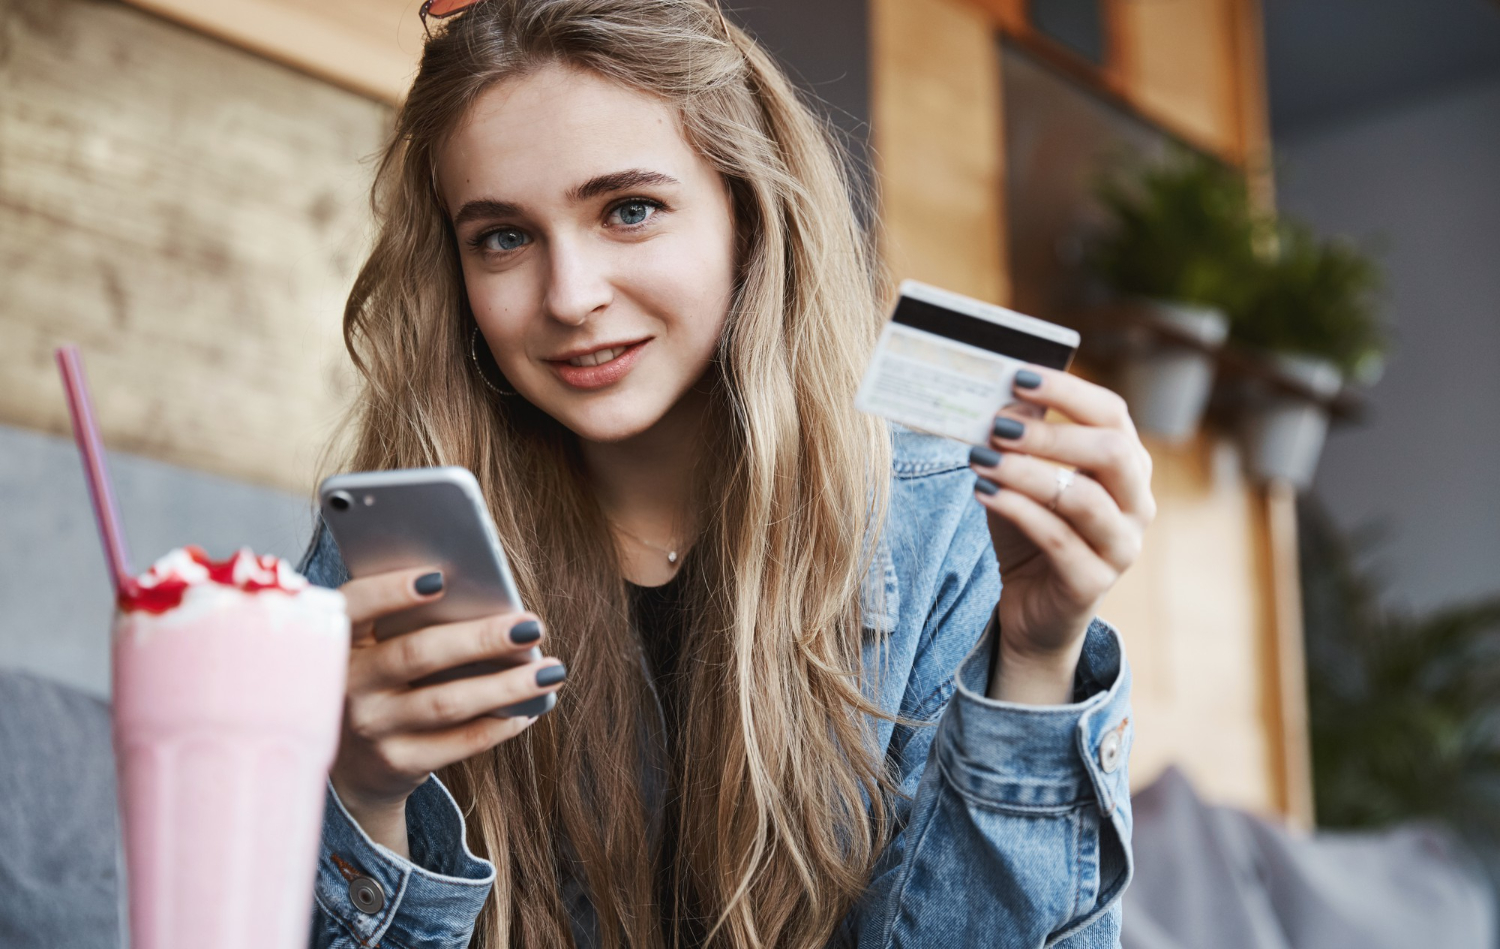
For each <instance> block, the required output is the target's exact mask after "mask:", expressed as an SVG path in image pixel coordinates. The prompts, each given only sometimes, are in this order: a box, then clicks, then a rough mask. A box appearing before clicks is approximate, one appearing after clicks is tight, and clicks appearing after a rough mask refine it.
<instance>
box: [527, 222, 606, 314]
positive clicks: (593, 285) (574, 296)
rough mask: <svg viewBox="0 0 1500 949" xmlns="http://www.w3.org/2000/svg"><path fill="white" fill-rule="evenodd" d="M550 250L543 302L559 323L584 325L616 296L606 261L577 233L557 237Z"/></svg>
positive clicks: (547, 310)
mask: <svg viewBox="0 0 1500 949" xmlns="http://www.w3.org/2000/svg"><path fill="white" fill-rule="evenodd" d="M551 251H552V253H551V255H550V259H549V264H550V266H551V273H550V274H549V275H548V279H547V296H546V299H545V300H544V301H543V304H542V305H543V306H544V307H545V309H546V312H547V315H548V316H550V317H552V319H554V320H557V321H558V322H559V323H566V324H568V325H569V326H582V325H583V323H584V321H586V320H587V319H588V318H589V316H590V315H591V314H594V313H597V312H599V311H600V310H603V309H604V308H605V307H607V306H608V305H609V303H610V301H611V300H612V299H613V298H614V290H613V287H612V286H611V284H610V281H609V273H608V268H607V266H606V261H605V260H604V259H603V255H602V254H598V253H592V254H591V253H590V248H589V246H588V241H587V240H586V239H583V238H580V237H576V236H573V237H561V238H554V239H553V241H552V247H551Z"/></svg>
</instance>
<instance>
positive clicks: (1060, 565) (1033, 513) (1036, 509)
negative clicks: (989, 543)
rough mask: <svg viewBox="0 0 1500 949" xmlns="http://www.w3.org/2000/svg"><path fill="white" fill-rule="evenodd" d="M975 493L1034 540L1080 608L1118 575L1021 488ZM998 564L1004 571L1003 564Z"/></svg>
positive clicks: (1118, 574) (1098, 595) (1068, 528)
mask: <svg viewBox="0 0 1500 949" xmlns="http://www.w3.org/2000/svg"><path fill="white" fill-rule="evenodd" d="M975 496H976V497H977V498H978V499H979V503H980V504H982V505H984V506H985V508H987V509H988V510H990V511H993V512H994V513H995V514H997V515H999V516H1000V517H1003V518H1005V519H1006V520H1008V521H1010V522H1011V523H1012V524H1015V525H1016V527H1017V528H1019V529H1020V531H1021V533H1023V534H1025V535H1026V536H1027V538H1029V539H1030V540H1031V542H1032V543H1033V544H1036V546H1037V549H1038V550H1040V551H1041V552H1042V554H1043V555H1044V556H1045V557H1046V558H1047V560H1048V561H1049V562H1050V563H1051V564H1052V569H1053V572H1054V573H1055V574H1056V576H1057V578H1058V580H1059V581H1060V583H1061V585H1062V587H1063V589H1064V590H1065V591H1067V594H1068V596H1070V597H1071V598H1072V599H1073V601H1074V603H1075V604H1077V606H1078V607H1079V608H1080V609H1082V608H1084V607H1088V606H1091V605H1092V604H1093V603H1094V602H1096V601H1097V600H1098V599H1099V597H1101V596H1103V595H1104V594H1105V592H1106V591H1107V590H1109V588H1110V587H1111V586H1113V585H1114V582H1115V581H1116V580H1118V579H1119V577H1120V573H1119V571H1118V570H1116V569H1115V568H1114V567H1111V566H1110V565H1109V564H1107V563H1105V562H1104V560H1103V559H1102V558H1100V556H1099V555H1098V554H1096V553H1094V550H1093V548H1091V547H1090V546H1089V545H1088V544H1086V543H1084V540H1083V538H1082V537H1080V536H1078V532H1077V531H1075V530H1073V528H1072V527H1071V526H1070V525H1069V524H1068V523H1067V522H1066V521H1064V520H1063V519H1062V518H1060V517H1058V516H1057V515H1056V514H1053V513H1052V512H1051V511H1049V510H1047V509H1046V508H1045V507H1043V506H1042V505H1041V504H1038V503H1037V502H1036V501H1034V500H1032V499H1031V498H1029V497H1027V496H1026V495H1024V494H1022V493H1021V492H1019V491H1016V490H1013V489H1011V488H1000V489H999V490H997V491H996V492H995V493H994V494H983V493H979V492H976V494H975ZM1000 566H1001V570H1002V571H1003V570H1004V568H1005V565H1004V564H1001V565H1000Z"/></svg>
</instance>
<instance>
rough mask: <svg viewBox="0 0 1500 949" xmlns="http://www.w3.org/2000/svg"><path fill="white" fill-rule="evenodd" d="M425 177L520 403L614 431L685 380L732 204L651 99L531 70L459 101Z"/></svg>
mask: <svg viewBox="0 0 1500 949" xmlns="http://www.w3.org/2000/svg"><path fill="white" fill-rule="evenodd" d="M438 179H439V181H438V183H439V187H440V189H441V194H442V198H443V201H444V203H445V204H446V206H447V209H448V212H449V215H450V216H451V219H452V221H453V225H454V231H455V232H456V234H457V236H458V246H459V255H460V259H461V260H462V262H463V273H464V283H465V286H466V287H467V289H468V294H469V303H470V305H471V306H472V307H473V310H474V317H475V319H476V320H477V321H478V323H479V327H480V331H481V332H482V333H483V334H484V338H485V340H486V341H487V342H488V343H489V347H490V350H491V352H493V353H494V355H495V361H496V362H497V363H498V364H499V366H500V369H501V371H503V372H504V373H505V378H506V379H507V380H509V382H510V384H511V385H512V386H514V387H515V389H516V390H517V391H518V392H519V393H520V394H521V395H522V396H524V397H525V398H526V399H528V400H530V401H531V402H532V403H533V404H534V405H536V406H538V407H539V408H541V409H543V410H544V411H546V412H547V413H548V414H549V415H551V416H552V417H553V418H555V419H557V420H558V421H559V422H561V423H562V424H564V425H566V426H567V427H568V428H570V429H572V430H573V431H574V432H575V433H577V435H578V436H579V437H580V438H584V439H588V440H591V441H619V440H621V439H626V438H630V437H631V436H633V435H637V434H639V433H641V432H643V431H645V430H647V429H649V428H650V427H651V426H652V425H654V424H655V423H656V422H657V421H658V420H659V419H661V418H662V416H663V415H665V414H666V413H667V411H668V410H669V409H671V408H672V407H673V406H674V405H676V404H677V403H678V401H679V400H680V399H681V398H682V396H683V394H684V393H686V392H687V391H688V390H689V389H690V388H691V387H692V386H693V384H694V383H695V382H697V381H698V379H699V378H700V377H702V375H703V374H704V371H705V370H706V369H707V368H708V365H709V362H710V360H711V359H712V358H713V354H714V351H715V348H716V346H717V344H718V340H719V334H720V331H721V330H722V329H723V326H724V320H725V317H726V315H727V314H728V310H729V302H730V294H731V291H732V287H733V283H734V270H735V259H734V247H735V233H734V213H733V206H732V204H731V199H730V194H729V188H728V186H727V184H726V183H725V181H724V179H723V177H722V176H721V175H719V173H718V172H717V171H716V170H715V169H714V168H712V167H711V166H710V165H709V164H708V163H707V162H706V161H705V160H704V159H703V158H702V157H701V156H699V155H698V154H697V153H696V152H695V151H694V150H693V149H692V148H690V147H689V146H688V144H687V142H686V141H685V140H684V139H683V137H682V133H681V131H680V129H679V122H678V119H677V115H676V113H675V111H674V110H673V109H672V108H671V107H670V106H669V105H667V104H666V103H665V102H664V101H662V100H660V99H657V98H654V97H652V96H649V95H646V94H644V93H641V92H638V91H635V90H632V89H628V88H625V87H623V86H620V85H616V84H614V83H612V82H610V81H609V80H606V79H603V78H600V77H598V76H596V75H594V74H592V73H587V72H583V71H580V70H575V69H570V68H567V67H563V66H547V67H544V68H542V69H540V70H538V71H536V72H534V73H532V74H530V75H528V76H525V77H523V78H519V79H515V80H510V81H507V82H504V83H500V84H497V85H496V86H494V87H493V88H491V89H489V90H487V91H486V92H485V93H484V94H483V95H482V96H480V98H479V99H477V100H476V101H475V103H474V105H473V107H472V108H471V109H470V111H469V113H468V115H467V116H466V119H465V121H464V122H463V123H462V125H461V126H460V127H459V128H458V129H457V131H456V132H455V134H454V135H453V136H452V138H451V139H450V140H449V141H448V143H447V145H446V146H445V147H444V149H443V150H442V152H441V153H440V154H439V156H438Z"/></svg>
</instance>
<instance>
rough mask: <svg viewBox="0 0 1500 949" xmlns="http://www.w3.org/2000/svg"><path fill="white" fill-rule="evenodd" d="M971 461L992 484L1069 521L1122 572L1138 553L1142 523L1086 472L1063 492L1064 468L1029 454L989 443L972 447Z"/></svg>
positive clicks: (1104, 557) (1111, 564)
mask: <svg viewBox="0 0 1500 949" xmlns="http://www.w3.org/2000/svg"><path fill="white" fill-rule="evenodd" d="M969 464H970V466H971V467H972V468H973V469H974V470H975V472H977V473H978V474H979V475H980V476H981V477H983V478H986V479H988V480H989V481H990V482H991V483H992V484H997V485H999V486H1001V487H1005V488H1011V489H1013V490H1016V491H1020V492H1021V493H1022V494H1024V495H1026V496H1027V497H1029V498H1031V499H1032V500H1033V501H1036V502H1037V503H1039V504H1041V505H1042V506H1043V507H1045V508H1047V509H1048V510H1050V511H1052V512H1053V513H1055V514H1056V515H1058V516H1059V517H1061V518H1062V519H1063V520H1065V521H1067V522H1068V523H1069V524H1070V525H1072V527H1073V529H1074V530H1076V531H1077V532H1078V535H1079V536H1080V537H1082V538H1083V540H1084V542H1085V543H1087V544H1088V545H1089V546H1090V547H1091V548H1093V550H1094V552H1095V553H1097V554H1098V555H1099V556H1100V557H1101V558H1102V559H1103V560H1104V562H1105V563H1108V564H1109V565H1110V566H1112V567H1114V568H1115V569H1116V570H1119V571H1121V572H1124V571H1125V570H1126V569H1128V568H1129V567H1130V565H1131V564H1133V563H1135V559H1136V557H1138V556H1139V555H1140V547H1141V542H1140V536H1141V531H1140V528H1139V527H1138V526H1137V525H1136V524H1134V523H1132V522H1131V521H1130V520H1129V519H1128V518H1127V517H1126V516H1125V515H1124V513H1122V512H1121V511H1120V508H1119V505H1117V504H1116V503H1115V499H1114V498H1113V497H1111V496H1110V494H1109V492H1108V491H1106V490H1104V488H1103V486H1102V485H1100V484H1099V482H1097V481H1095V480H1094V479H1093V478H1090V477H1089V476H1088V475H1086V474H1075V475H1074V477H1073V480H1072V481H1071V482H1070V483H1069V484H1068V486H1067V488H1066V489H1064V490H1063V491H1062V493H1061V494H1059V493H1058V480H1057V473H1058V472H1059V471H1062V470H1063V469H1061V468H1059V467H1057V466H1056V465H1053V464H1049V463H1048V462H1045V461H1041V460H1039V459H1036V458H1032V457H1030V456H1028V455H1018V454H1011V455H1005V456H1001V455H1000V453H999V452H992V451H990V450H989V449H987V448H975V449H974V450H972V451H970V452H969ZM981 493H983V492H982V491H981ZM1054 499H1056V506H1055V507H1054V506H1053V501H1054Z"/></svg>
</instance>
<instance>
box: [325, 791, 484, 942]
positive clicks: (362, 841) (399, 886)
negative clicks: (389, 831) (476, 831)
mask: <svg viewBox="0 0 1500 949" xmlns="http://www.w3.org/2000/svg"><path fill="white" fill-rule="evenodd" d="M406 827H407V842H408V846H409V847H410V849H411V853H412V857H413V860H406V859H403V858H402V857H400V856H399V855H397V854H396V853H395V851H393V850H390V849H389V848H387V847H384V846H382V845H380V844H378V843H376V842H375V841H374V840H372V839H370V836H369V835H368V834H366V833H365V832H364V830H363V828H361V827H360V826H359V824H358V823H357V822H356V821H355V820H354V818H353V817H351V816H350V815H349V812H348V811H347V810H345V808H344V803H343V801H341V800H339V796H338V793H337V792H336V791H334V789H333V785H332V783H330V784H329V785H328V796H327V801H326V804H325V805H324V814H323V844H322V852H321V853H320V855H319V857H318V876H317V882H316V886H315V895H316V899H317V903H318V906H319V907H320V908H321V909H322V910H323V912H325V913H327V914H328V915H329V916H331V917H332V918H334V919H336V920H338V922H339V923H340V924H342V925H343V926H344V928H346V929H347V930H348V931H349V933H350V934H351V935H352V936H353V937H354V939H355V941H356V942H357V943H358V944H359V945H362V946H373V945H379V944H381V943H382V941H385V942H386V944H388V945H401V946H407V947H413V949H415V947H423V949H443V947H455V949H457V947H464V946H467V945H468V944H469V937H470V935H471V934H472V932H473V930H474V923H475V920H477V919H478V918H479V911H480V909H481V908H482V907H483V906H484V901H485V899H486V898H487V897H488V896H489V893H490V889H491V888H492V887H493V886H494V882H495V867H494V865H493V864H491V863H490V862H489V861H487V860H481V859H480V858H479V857H476V856H475V855H474V853H473V852H472V851H470V850H469V847H468V844H467V842H466V841H465V836H464V834H465V829H464V819H463V814H462V813H461V812H460V811H459V809H458V803H457V802H456V801H454V800H453V796H452V795H451V794H449V793H448V789H447V788H446V787H444V786H443V784H442V782H441V781H439V780H438V779H437V776H436V775H431V776H429V777H428V779H427V780H426V782H424V783H423V784H422V785H421V786H420V787H418V788H417V789H416V790H415V791H413V792H412V795H411V797H410V798H408V799H407V802H406ZM414 861H415V862H414ZM372 885H373V886H372ZM376 887H378V889H379V893H378V894H377V893H376V892H375V890H374V888H376ZM356 895H358V896H359V897H360V899H359V902H356V899H355V898H356ZM361 904H363V905H361Z"/></svg>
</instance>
